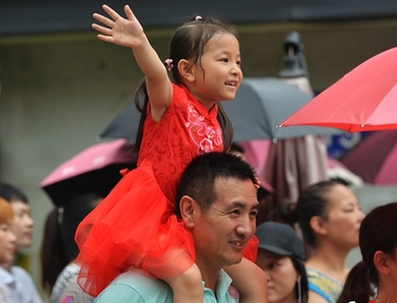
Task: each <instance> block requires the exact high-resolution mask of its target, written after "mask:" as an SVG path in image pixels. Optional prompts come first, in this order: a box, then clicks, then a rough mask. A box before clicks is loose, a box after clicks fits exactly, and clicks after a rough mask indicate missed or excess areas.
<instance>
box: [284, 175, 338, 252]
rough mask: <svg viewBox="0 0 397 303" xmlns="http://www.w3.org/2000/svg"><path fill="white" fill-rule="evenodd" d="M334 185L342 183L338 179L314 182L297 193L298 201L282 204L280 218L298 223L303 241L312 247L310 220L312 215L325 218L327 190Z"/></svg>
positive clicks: (313, 237) (312, 237) (313, 241)
mask: <svg viewBox="0 0 397 303" xmlns="http://www.w3.org/2000/svg"><path fill="white" fill-rule="evenodd" d="M336 185H343V186H345V185H344V184H343V183H341V182H340V181H337V180H332V181H322V182H318V183H315V184H313V185H311V186H309V187H307V188H306V189H304V190H303V191H302V192H301V194H300V195H299V198H298V202H297V203H296V204H294V203H288V204H285V205H284V209H283V211H281V214H280V216H281V218H283V220H284V221H286V222H287V223H289V224H291V225H293V224H294V223H295V222H298V223H299V227H300V229H301V230H302V235H303V238H304V240H305V242H306V243H307V244H308V245H310V246H311V247H312V248H314V247H315V246H316V237H315V233H314V231H313V229H312V227H311V225H310V220H311V218H312V217H314V216H319V217H321V218H323V219H327V214H328V208H329V200H328V197H327V194H328V192H329V191H330V190H331V189H332V188H333V187H334V186H336Z"/></svg>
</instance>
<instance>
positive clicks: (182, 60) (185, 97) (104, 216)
mask: <svg viewBox="0 0 397 303" xmlns="http://www.w3.org/2000/svg"><path fill="white" fill-rule="evenodd" d="M103 9H104V11H105V12H106V13H107V14H108V15H109V16H110V18H107V17H105V16H102V15H99V14H94V18H95V19H96V20H97V21H99V22H101V23H103V24H104V25H105V26H106V27H105V26H101V25H98V24H93V25H92V27H93V28H94V29H95V30H97V31H98V32H99V33H100V34H99V35H98V38H99V39H101V40H103V41H106V42H111V43H114V44H118V45H122V46H126V47H131V48H132V51H133V54H134V56H135V59H136V62H137V63H138V65H139V67H140V68H141V70H142V71H143V73H144V74H145V81H144V83H143V85H141V86H140V88H138V90H137V93H136V96H135V102H136V103H138V104H140V103H142V101H143V106H142V105H141V110H142V111H141V112H142V117H141V121H140V127H139V130H138V135H137V140H136V148H137V149H139V159H138V167H137V169H135V170H133V171H131V172H128V173H127V174H126V175H125V176H124V177H123V179H122V180H121V181H120V182H119V184H118V185H116V186H115V188H114V189H113V190H112V192H111V193H110V194H109V195H108V197H107V198H106V199H105V200H104V201H103V202H102V203H101V204H100V205H99V206H98V207H97V208H96V209H95V210H94V211H93V212H92V213H91V214H90V215H89V216H87V217H86V219H85V220H84V221H83V222H82V223H81V224H80V226H79V228H78V230H77V233H76V241H77V243H78V244H79V248H80V255H79V257H78V261H79V262H81V264H82V268H81V271H80V275H79V283H80V285H81V287H83V289H84V290H85V291H86V292H88V293H89V294H91V295H93V296H97V295H98V294H99V292H101V291H102V290H103V289H104V288H105V287H106V286H107V285H108V284H109V283H110V282H111V281H112V280H113V278H115V277H116V276H117V275H118V274H120V273H121V272H123V271H125V270H127V269H128V268H130V267H139V268H142V269H144V270H145V271H147V272H148V273H150V274H152V275H154V276H156V277H158V278H160V279H163V280H165V281H166V282H167V283H168V284H169V285H170V287H171V288H172V290H173V293H174V302H181V303H186V302H202V300H203V288H202V280H201V274H200V271H199V269H198V267H197V266H196V265H195V263H194V260H195V253H194V244H193V239H192V237H191V235H190V234H189V232H187V230H186V229H185V228H184V225H183V222H182V221H180V220H178V218H177V217H176V215H175V213H174V209H175V191H176V187H177V184H178V182H179V178H180V175H181V173H182V171H183V170H184V168H185V167H186V166H187V164H188V163H189V162H190V161H191V160H192V159H193V158H194V157H195V156H197V155H199V154H203V153H207V152H212V151H227V150H228V148H229V146H230V144H231V142H232V137H233V130H232V125H231V123H230V120H229V119H228V118H227V116H226V114H225V113H224V111H223V110H222V108H221V107H220V105H219V104H218V101H220V100H231V99H233V98H234V96H235V93H236V91H237V89H238V87H239V85H240V83H241V80H242V72H241V68H240V60H241V59H240V51H239V42H238V40H237V38H236V36H235V34H234V30H233V29H232V28H231V27H230V26H229V25H227V24H224V23H222V22H221V21H220V20H216V19H203V18H201V17H196V19H195V20H193V21H191V22H187V23H185V24H183V25H182V26H181V27H179V28H178V29H177V30H176V32H175V33H174V34H173V36H172V38H171V42H170V59H167V60H166V67H167V68H165V67H164V64H163V62H162V61H161V60H160V59H159V57H158V55H157V53H156V52H155V50H154V49H153V48H152V47H151V45H150V43H149V41H148V39H147V37H146V35H145V34H144V31H143V28H142V26H141V25H140V23H139V22H138V20H137V19H136V18H135V16H134V14H133V12H132V11H131V9H130V8H129V6H125V13H126V16H127V19H125V18H122V17H121V16H120V15H118V14H117V13H116V12H115V11H114V10H112V9H111V8H110V7H108V6H106V5H104V6H103ZM167 69H168V70H170V71H171V72H172V75H173V78H174V83H171V81H170V79H169V77H168V74H167ZM246 252H247V253H246V254H245V255H246V256H247V258H249V259H250V260H254V258H255V252H256V241H255V240H253V241H251V242H250V247H249V249H246ZM229 272H231V275H232V278H235V286H236V288H237V289H239V290H240V292H241V294H242V299H243V301H244V302H248V301H249V302H266V287H264V286H263V285H265V284H263V283H262V282H263V281H265V282H264V283H266V279H265V277H264V274H263V273H261V270H260V269H259V268H258V267H257V266H256V265H255V264H254V263H252V262H250V261H248V260H247V259H243V261H242V262H241V263H240V264H238V265H236V268H231V269H230V270H229ZM233 272H236V274H233ZM242 273H244V275H245V273H247V277H252V276H253V275H254V276H258V277H257V279H251V280H249V279H247V278H244V277H242V275H243V274H242ZM252 280H255V281H256V282H257V283H252V282H253V281H252Z"/></svg>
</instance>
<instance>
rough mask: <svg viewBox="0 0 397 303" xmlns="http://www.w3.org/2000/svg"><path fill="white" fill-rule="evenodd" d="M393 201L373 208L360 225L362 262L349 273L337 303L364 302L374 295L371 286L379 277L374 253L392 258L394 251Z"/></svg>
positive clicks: (395, 205) (396, 211)
mask: <svg viewBox="0 0 397 303" xmlns="http://www.w3.org/2000/svg"><path fill="white" fill-rule="evenodd" d="M396 218H397V202H393V203H390V204H386V205H383V206H379V207H377V208H375V209H373V210H372V211H371V212H370V213H369V214H368V215H367V216H366V217H365V218H364V220H363V221H362V222H361V226H360V235H359V243H360V250H361V255H362V257H363V261H361V262H359V263H357V264H356V265H355V266H354V267H353V268H352V269H351V270H350V272H349V275H348V276H347V279H346V282H345V285H344V287H343V290H342V293H341V295H340V297H339V299H338V301H337V303H346V302H348V301H351V300H354V301H356V303H367V302H368V301H370V298H371V297H372V296H374V291H373V289H372V287H371V283H372V284H374V285H375V286H378V283H379V275H378V271H377V269H376V267H375V264H374V255H375V253H376V252H377V251H382V252H384V253H385V254H388V255H390V256H393V255H394V254H393V253H394V252H395V250H396V249H397V224H396Z"/></svg>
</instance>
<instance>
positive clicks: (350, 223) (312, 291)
mask: <svg viewBox="0 0 397 303" xmlns="http://www.w3.org/2000/svg"><path fill="white" fill-rule="evenodd" d="M292 217H293V218H294V220H293V221H296V220H297V221H298V223H299V228H300V230H301V231H302V234H303V239H304V241H305V243H306V245H307V246H308V247H310V249H311V252H310V253H308V258H307V261H306V263H305V265H306V272H307V276H308V281H309V301H308V302H309V303H334V302H335V301H336V300H337V298H338V297H339V295H340V293H341V291H342V287H343V284H344V282H345V279H346V276H347V274H348V272H349V269H348V268H347V267H346V265H345V263H346V258H347V255H348V253H349V252H350V251H351V250H352V249H353V248H355V247H357V246H358V233H359V228H360V224H361V221H362V220H363V218H364V214H363V213H362V211H361V209H360V205H359V203H358V200H357V197H356V196H355V194H354V193H353V191H352V190H351V189H350V188H348V187H347V186H346V185H344V184H342V183H340V182H338V181H323V182H319V183H316V184H313V185H311V186H309V187H308V188H306V189H305V190H303V191H302V193H301V194H300V196H299V199H298V202H297V203H296V207H295V211H294V214H293V216H292Z"/></svg>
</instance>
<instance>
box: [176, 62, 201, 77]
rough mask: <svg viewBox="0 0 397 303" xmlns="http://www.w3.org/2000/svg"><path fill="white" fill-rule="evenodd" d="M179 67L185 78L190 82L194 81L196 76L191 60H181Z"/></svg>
mask: <svg viewBox="0 0 397 303" xmlns="http://www.w3.org/2000/svg"><path fill="white" fill-rule="evenodd" d="M177 68H178V71H179V74H180V75H181V76H182V78H183V79H185V80H186V81H189V82H194V80H195V79H196V78H195V75H194V72H193V69H192V64H191V63H190V62H189V61H187V60H186V59H181V60H179V62H178V67H177Z"/></svg>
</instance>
